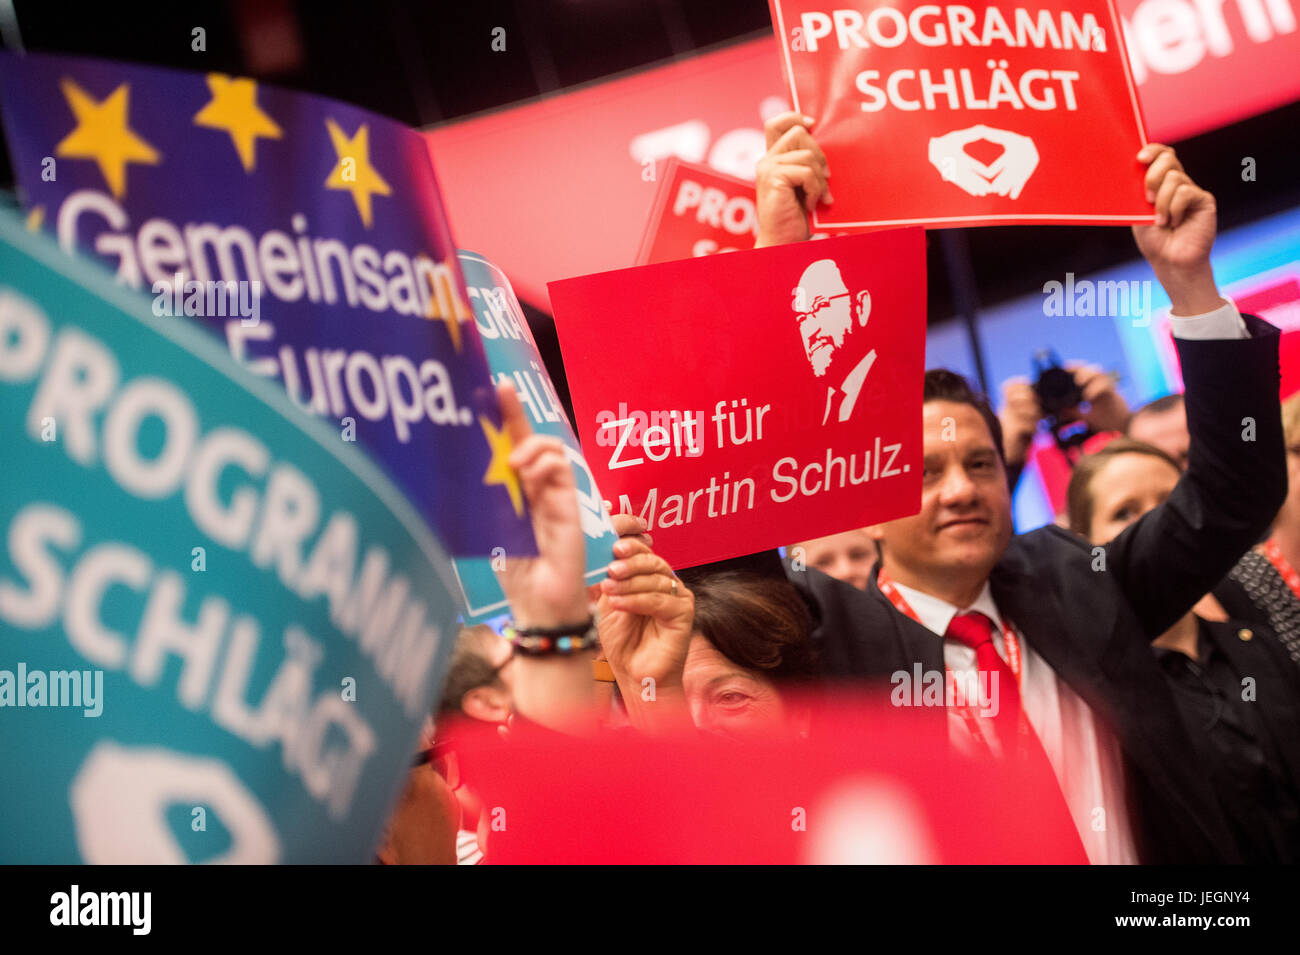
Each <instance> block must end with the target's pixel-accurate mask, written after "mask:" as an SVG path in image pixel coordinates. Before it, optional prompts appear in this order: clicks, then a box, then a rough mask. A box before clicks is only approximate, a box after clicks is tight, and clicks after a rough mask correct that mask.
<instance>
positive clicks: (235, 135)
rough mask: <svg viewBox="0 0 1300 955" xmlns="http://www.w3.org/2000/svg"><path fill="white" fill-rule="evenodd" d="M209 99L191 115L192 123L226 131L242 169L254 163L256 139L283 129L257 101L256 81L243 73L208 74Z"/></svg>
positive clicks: (276, 134) (276, 136) (275, 135)
mask: <svg viewBox="0 0 1300 955" xmlns="http://www.w3.org/2000/svg"><path fill="white" fill-rule="evenodd" d="M208 89H209V90H211V91H212V99H211V100H210V101H209V102H208V105H206V106H204V107H203V108H202V109H201V110H199V111H198V112H197V113H196V114H195V115H194V125H195V126H206V127H208V128H209V129H219V130H222V131H223V132H227V133H229V134H230V141H231V142H232V143H234V144H235V151H236V152H237V153H239V161H240V162H241V163H242V164H243V166H244V172H252V171H253V167H254V166H255V165H256V164H257V156H256V151H257V139H258V137H259V136H261V137H264V138H266V139H280V138H281V137H282V136H283V135H284V131H283V130H281V129H280V127H279V126H278V125H277V124H276V122H275V120H273V119H272V118H271V117H270V116H267V115H266V113H264V112H262V110H261V108H260V107H259V106H258V105H257V84H256V83H255V82H253V81H252V80H250V79H247V78H245V77H231V76H226V75H225V74H222V73H209V74H208Z"/></svg>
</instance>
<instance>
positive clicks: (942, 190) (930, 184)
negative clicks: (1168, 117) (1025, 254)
mask: <svg viewBox="0 0 1300 955" xmlns="http://www.w3.org/2000/svg"><path fill="white" fill-rule="evenodd" d="M770 4H771V8H772V22H773V25H774V27H775V30H776V35H777V39H778V41H779V42H780V44H781V54H782V59H783V66H784V68H785V72H786V77H787V81H788V82H789V84H790V90H791V96H792V99H793V100H794V105H795V109H797V110H800V111H801V112H803V113H804V115H806V116H810V117H812V118H813V119H814V120H815V122H814V124H813V127H812V133H813V136H814V137H815V138H816V139H817V141H818V143H819V144H820V145H821V147H822V149H823V150H824V151H825V153H826V158H827V161H828V164H829V166H830V169H831V176H832V179H831V182H830V188H831V193H832V195H833V197H834V202H833V203H832V204H831V205H829V206H828V205H824V204H823V205H819V206H818V208H817V209H816V211H815V212H814V215H813V222H814V224H815V226H816V227H817V228H821V229H831V230H841V231H844V230H854V229H871V228H881V227H889V226H898V225H928V226H937V227H947V226H964V225H992V224H1006V223H1088V224H1091V225H1107V224H1114V225H1118V224H1128V223H1134V222H1150V221H1151V220H1152V206H1151V204H1150V203H1148V202H1147V201H1146V197H1145V194H1144V193H1145V189H1144V187H1143V182H1142V179H1143V170H1142V167H1141V165H1140V164H1139V163H1138V162H1137V159H1136V155H1137V152H1138V150H1139V149H1141V147H1142V145H1143V144H1144V143H1145V142H1146V133H1145V131H1144V129H1143V125H1142V117H1141V113H1140V111H1139V108H1138V101H1137V95H1136V90H1135V87H1134V84H1133V77H1132V75H1131V73H1130V71H1129V66H1128V61H1127V59H1126V57H1125V53H1124V43H1123V31H1122V29H1121V27H1120V21H1119V18H1118V16H1117V15H1116V12H1115V8H1114V5H1113V4H1112V3H1111V2H1109V0H1066V2H1062V3H1053V4H1043V3H1038V4H1029V5H1025V4H1020V3H1016V4H1011V3H1006V4H1003V3H979V2H970V3H946V4H935V3H921V2H917V0H893V2H887V3H867V2H864V0H838V2H833V0H770Z"/></svg>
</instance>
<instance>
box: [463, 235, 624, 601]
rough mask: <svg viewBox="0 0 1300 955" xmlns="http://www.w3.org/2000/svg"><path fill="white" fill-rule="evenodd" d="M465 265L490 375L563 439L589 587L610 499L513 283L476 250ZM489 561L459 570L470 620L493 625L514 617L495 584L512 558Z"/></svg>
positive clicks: (607, 553) (608, 555)
mask: <svg viewBox="0 0 1300 955" xmlns="http://www.w3.org/2000/svg"><path fill="white" fill-rule="evenodd" d="M460 268H461V272H463V273H464V275H465V286H466V289H467V291H468V294H469V300H470V306H471V308H472V309H473V311H474V321H475V323H476V324H477V325H478V332H479V338H481V339H482V340H483V347H484V350H485V351H486V352H487V359H488V366H489V367H490V368H491V369H492V378H493V380H494V381H496V382H498V383H500V382H502V381H510V382H512V383H513V384H514V386H515V391H517V392H518V393H519V398H520V401H521V402H522V403H523V406H524V411H525V413H527V415H528V418H529V420H530V421H531V422H532V425H533V430H534V431H536V432H537V433H538V434H548V435H551V436H552V437H556V438H559V439H560V440H561V441H563V442H564V446H565V448H566V450H567V452H568V456H569V464H570V465H571V466H572V468H573V478H574V481H575V482H576V483H577V486H578V506H579V509H580V513H581V517H582V530H583V536H584V539H585V541H586V545H587V574H586V577H587V583H589V584H594V583H596V582H598V581H600V580H603V579H604V577H605V568H606V567H607V566H609V562H610V561H611V560H613V559H614V541H616V540H617V539H618V536H617V535H616V534H615V533H614V525H613V524H612V523H610V519H609V515H608V514H607V513H606V511H605V506H604V499H603V498H602V497H601V494H600V489H599V488H598V487H596V479H595V477H593V476H592V473H591V469H590V468H589V467H587V462H586V459H585V458H583V456H582V446H581V445H580V444H579V443H578V439H577V437H576V436H575V435H574V433H573V429H572V428H570V427H569V421H568V419H567V418H566V417H565V414H564V409H563V407H562V406H561V404H560V399H559V398H558V397H557V396H556V394H555V386H554V385H552V384H551V378H550V376H549V375H548V374H547V373H546V366H545V365H544V364H543V362H542V356H541V353H540V352H539V351H538V350H537V343H536V342H535V341H533V336H532V332H531V330H530V329H529V328H528V320H527V318H525V316H524V313H523V310H522V309H521V308H520V307H519V300H518V299H517V298H515V292H514V289H513V288H511V286H510V279H509V278H507V277H506V274H505V273H504V272H502V271H501V269H499V268H498V267H497V266H495V265H493V264H492V263H491V262H489V261H488V260H487V259H486V258H484V257H483V256H481V255H479V254H478V253H477V252H466V251H465V250H464V249H462V250H461V252H460ZM497 550H498V551H499V552H498V553H494V555H493V556H492V557H490V558H486V559H485V558H481V557H480V558H457V559H456V562H455V565H456V573H457V575H458V576H459V578H460V583H461V587H462V589H463V592H464V597H465V605H466V608H467V609H466V610H465V613H464V616H465V620H466V622H468V623H481V622H484V621H490V620H494V619H495V618H497V617H500V616H501V615H503V614H507V613H509V610H510V608H509V607H508V606H506V598H505V594H503V593H502V591H501V586H500V584H498V583H497V578H496V574H495V572H494V571H493V566H492V565H493V561H494V560H495V561H500V560H503V559H506V558H508V557H509V555H508V554H507V553H506V552H505V548H498V549H497Z"/></svg>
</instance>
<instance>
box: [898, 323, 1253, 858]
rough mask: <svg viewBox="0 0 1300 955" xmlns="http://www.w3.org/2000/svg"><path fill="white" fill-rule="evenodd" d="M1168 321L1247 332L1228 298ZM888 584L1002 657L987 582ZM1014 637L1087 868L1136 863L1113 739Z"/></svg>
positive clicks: (1218, 333) (964, 657)
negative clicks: (981, 618) (980, 636)
mask: <svg viewBox="0 0 1300 955" xmlns="http://www.w3.org/2000/svg"><path fill="white" fill-rule="evenodd" d="M1169 324H1170V328H1171V330H1172V332H1173V334H1174V336H1175V337H1176V338H1185V339H1201V340H1204V339H1231V338H1245V337H1247V331H1246V323H1245V322H1244V321H1243V320H1242V317H1241V313H1240V312H1238V311H1237V307H1236V305H1234V304H1232V302H1226V303H1225V304H1224V305H1222V306H1220V307H1219V308H1217V309H1215V310H1214V311H1212V312H1207V313H1205V314H1203V315H1192V316H1183V317H1180V316H1177V315H1171V316H1170V318H1169ZM894 586H895V587H897V588H898V591H899V593H901V594H902V595H903V597H904V599H905V600H906V601H907V603H908V604H909V605H910V606H911V608H912V610H913V611H915V613H916V616H917V618H918V619H919V620H920V623H921V625H922V626H924V627H925V628H926V629H927V630H929V631H931V632H932V633H935V634H938V635H939V637H940V638H942V637H943V635H944V634H945V633H947V632H948V624H949V623H951V622H952V618H953V617H954V616H956V615H957V614H958V613H961V612H965V611H968V610H973V611H978V612H979V613H982V614H984V615H985V616H986V617H988V618H989V619H990V620H991V621H993V644H994V646H995V647H997V651H998V654H999V655H1000V656H1001V657H1002V658H1003V659H1004V660H1006V659H1007V651H1006V644H1005V641H1004V639H1003V631H1004V628H1005V624H1004V622H1003V619H1002V614H1001V613H1000V612H999V611H998V607H997V604H996V603H994V601H993V593H992V591H991V589H990V587H989V584H988V582H987V581H986V582H985V583H984V589H983V590H981V591H980V595H979V597H978V598H976V600H975V602H974V603H973V604H971V606H969V607H954V606H953V605H952V604H949V603H947V602H946V601H943V600H940V599H939V598H937V597H932V596H930V595H929V594H925V593H922V592H921V591H919V590H914V589H913V588H911V587H904V586H903V585H902V584H899V583H898V582H897V581H895V583H894ZM1012 624H1013V625H1014V624H1015V621H1014V620H1013V621H1012ZM1017 635H1018V636H1019V637H1020V644H1021V647H1020V667H1021V673H1020V698H1021V701H1022V705H1023V709H1024V713H1025V717H1026V718H1027V719H1028V720H1029V725H1030V726H1032V727H1033V729H1034V732H1035V733H1036V734H1037V735H1038V739H1039V741H1040V742H1041V743H1042V744H1043V750H1044V751H1045V752H1046V753H1047V759H1048V761H1049V762H1050V763H1051V764H1052V770H1053V772H1054V773H1055V774H1056V779H1057V782H1058V783H1059V784H1060V786H1061V793H1062V795H1063V796H1064V797H1065V803H1066V806H1067V807H1068V808H1069V811H1070V816H1071V818H1072V819H1073V820H1074V826H1075V829H1077V830H1078V832H1079V838H1080V839H1081V840H1082V841H1083V848H1084V851H1085V852H1086V853H1087V854H1088V860H1089V861H1090V862H1092V863H1093V864H1094V865H1114V864H1134V863H1136V862H1138V855H1137V848H1136V846H1135V844H1134V841H1133V831H1132V827H1131V824H1130V820H1129V814H1128V804H1127V801H1126V799H1125V785H1124V760H1123V755H1122V752H1121V750H1120V746H1119V741H1118V740H1117V739H1116V738H1115V737H1114V734H1112V733H1111V731H1110V729H1109V728H1108V727H1107V726H1106V725H1105V724H1104V723H1103V722H1102V721H1101V720H1100V719H1099V718H1098V717H1097V714H1096V713H1094V712H1093V710H1092V708H1091V707H1090V706H1088V704H1087V703H1085V702H1084V701H1083V700H1082V699H1081V698H1080V697H1079V695H1078V694H1077V693H1075V692H1074V690H1073V689H1072V688H1071V687H1070V685H1069V684H1068V683H1066V682H1065V681H1064V680H1062V679H1061V678H1060V677H1059V676H1057V674H1056V672H1055V671H1054V670H1053V669H1052V668H1051V667H1050V666H1048V664H1047V661H1045V660H1044V659H1043V658H1042V657H1040V656H1039V655H1038V654H1037V653H1036V652H1034V648H1033V634H1026V633H1023V632H1020V631H1019V630H1017ZM943 660H944V664H945V665H946V666H947V667H948V669H950V670H952V671H953V673H954V674H957V675H964V674H968V673H975V672H977V670H978V667H977V665H976V661H975V651H974V650H972V649H971V648H970V647H967V646H963V645H962V644H961V643H958V642H957V641H955V640H945V641H944V644H943ZM948 736H949V739H950V740H951V741H952V742H953V745H954V746H955V747H956V748H958V749H959V750H962V751H970V750H971V749H972V748H974V746H975V744H974V741H973V740H972V739H971V736H970V731H969V730H968V729H967V727H966V723H965V721H964V720H963V719H962V717H961V716H960V715H959V714H958V712H957V711H956V709H955V708H954V709H952V710H950V711H949V713H948Z"/></svg>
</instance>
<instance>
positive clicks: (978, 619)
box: [944, 611, 1020, 755]
mask: <svg viewBox="0 0 1300 955" xmlns="http://www.w3.org/2000/svg"><path fill="white" fill-rule="evenodd" d="M944 639H946V640H956V641H957V642H958V643H960V644H962V645H963V646H967V647H970V648H971V649H972V650H974V651H975V664H976V666H977V667H978V668H979V680H980V683H979V686H980V689H981V691H982V692H983V691H984V690H985V689H986V688H987V692H988V693H989V695H990V696H991V697H992V698H993V700H992V701H993V703H995V704H996V706H997V713H996V714H995V715H994V716H993V717H992V719H991V722H992V725H993V727H994V729H995V731H996V732H997V735H998V739H999V740H1000V741H1001V743H1002V750H1003V752H1004V753H1005V754H1007V755H1010V754H1011V753H1012V752H1014V751H1015V750H1016V748H1017V743H1018V741H1019V735H1020V732H1019V731H1020V687H1019V685H1017V683H1016V675H1015V674H1014V673H1013V672H1012V671H1011V667H1009V666H1007V664H1006V662H1005V661H1004V660H1003V659H1002V657H1001V656H1000V655H999V654H998V648H997V647H996V646H994V644H993V621H992V620H990V619H989V618H988V617H986V616H985V615H984V614H982V613H977V612H975V611H967V612H966V613H959V614H957V616H955V617H953V618H952V622H951V623H949V624H948V632H947V633H945V634H944ZM992 674H997V682H996V683H995V682H994V680H993V676H992ZM971 704H973V706H972V708H975V709H978V708H980V707H983V706H987V705H991V704H990V703H989V701H986V700H974V701H968V705H971ZM981 719H985V720H987V719H989V718H988V717H981Z"/></svg>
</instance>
